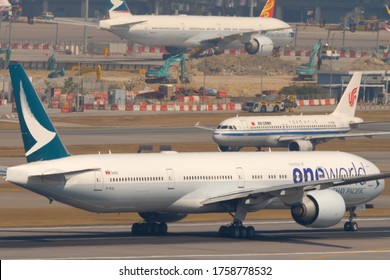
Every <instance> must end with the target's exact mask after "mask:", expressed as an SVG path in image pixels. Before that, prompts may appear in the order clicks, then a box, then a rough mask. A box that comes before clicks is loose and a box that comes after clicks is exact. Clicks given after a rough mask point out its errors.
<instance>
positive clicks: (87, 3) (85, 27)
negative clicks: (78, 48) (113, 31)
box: [83, 0, 89, 54]
mask: <svg viewBox="0 0 390 280" xmlns="http://www.w3.org/2000/svg"><path fill="white" fill-rule="evenodd" d="M88 10H89V0H85V18H84V19H85V21H87V20H88ZM87 38H88V37H87V26H84V47H83V53H84V54H86V53H87V44H88V40H87Z"/></svg>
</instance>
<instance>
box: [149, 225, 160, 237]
mask: <svg viewBox="0 0 390 280" xmlns="http://www.w3.org/2000/svg"><path fill="white" fill-rule="evenodd" d="M151 227H152V234H153V235H159V234H160V225H159V224H157V223H153V224H151Z"/></svg>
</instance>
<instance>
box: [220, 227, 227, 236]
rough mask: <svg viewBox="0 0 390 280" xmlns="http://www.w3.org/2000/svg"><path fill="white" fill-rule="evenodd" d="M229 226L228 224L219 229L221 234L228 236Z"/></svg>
mask: <svg viewBox="0 0 390 280" xmlns="http://www.w3.org/2000/svg"><path fill="white" fill-rule="evenodd" d="M227 229H228V227H227V226H221V227H220V228H219V231H218V235H219V236H226V232H227Z"/></svg>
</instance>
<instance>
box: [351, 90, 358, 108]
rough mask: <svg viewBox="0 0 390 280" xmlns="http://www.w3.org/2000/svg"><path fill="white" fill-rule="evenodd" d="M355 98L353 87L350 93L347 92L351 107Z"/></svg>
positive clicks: (355, 91)
mask: <svg viewBox="0 0 390 280" xmlns="http://www.w3.org/2000/svg"><path fill="white" fill-rule="evenodd" d="M356 98H357V88H354V89H353V90H352V91H351V92H350V93H349V106H350V107H353V105H354V104H355V101H356Z"/></svg>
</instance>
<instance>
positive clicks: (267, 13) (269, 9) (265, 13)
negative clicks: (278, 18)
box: [260, 0, 276, 18]
mask: <svg viewBox="0 0 390 280" xmlns="http://www.w3.org/2000/svg"><path fill="white" fill-rule="evenodd" d="M275 4H276V0H267V3H265V6H264V8H263V10H262V11H261V13H260V17H264V18H272V17H274V10H275Z"/></svg>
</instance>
